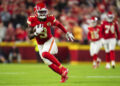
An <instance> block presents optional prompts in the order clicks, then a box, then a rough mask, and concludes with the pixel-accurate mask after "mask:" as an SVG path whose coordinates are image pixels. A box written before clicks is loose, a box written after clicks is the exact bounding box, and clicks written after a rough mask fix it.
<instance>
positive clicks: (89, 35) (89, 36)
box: [87, 31, 91, 41]
mask: <svg viewBox="0 0 120 86" xmlns="http://www.w3.org/2000/svg"><path fill="white" fill-rule="evenodd" d="M87 38H88V40H89V41H91V34H90V31H89V32H88V35H87Z"/></svg>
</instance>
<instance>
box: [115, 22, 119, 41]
mask: <svg viewBox="0 0 120 86" xmlns="http://www.w3.org/2000/svg"><path fill="white" fill-rule="evenodd" d="M115 29H116V34H117V38H118V40H120V30H119V27H118V22H116V23H115Z"/></svg>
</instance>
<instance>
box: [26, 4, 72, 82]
mask: <svg viewBox="0 0 120 86" xmlns="http://www.w3.org/2000/svg"><path fill="white" fill-rule="evenodd" d="M34 13H35V15H34V16H30V17H28V20H27V23H28V26H29V27H28V37H29V38H30V39H33V38H36V40H37V43H38V48H39V54H40V56H41V58H42V60H43V61H44V63H46V64H47V65H48V66H49V68H51V69H52V70H53V71H55V72H56V73H58V74H59V75H61V81H60V82H61V83H64V82H65V81H66V80H67V79H68V76H67V74H68V69H67V68H65V67H63V66H62V65H61V63H60V62H59V61H58V60H57V59H56V58H55V56H54V55H53V54H56V53H57V52H58V48H57V45H56V43H55V39H54V37H53V36H52V34H51V30H50V27H51V26H57V27H59V28H60V29H61V30H62V31H63V32H64V33H65V34H66V37H67V39H68V40H71V41H73V39H74V37H73V35H72V34H71V33H69V32H67V31H66V29H65V28H64V26H63V25H62V24H61V23H60V22H59V21H58V20H56V19H55V17H54V16H52V15H48V10H47V8H46V5H45V4H44V3H38V4H36V6H35V7H34Z"/></svg>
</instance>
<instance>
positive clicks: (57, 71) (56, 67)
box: [49, 64, 62, 75]
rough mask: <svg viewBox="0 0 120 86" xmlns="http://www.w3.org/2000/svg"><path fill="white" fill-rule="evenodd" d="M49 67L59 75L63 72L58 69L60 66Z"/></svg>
mask: <svg viewBox="0 0 120 86" xmlns="http://www.w3.org/2000/svg"><path fill="white" fill-rule="evenodd" d="M49 67H50V68H51V69H52V70H53V71H55V72H56V73H58V74H60V75H61V74H62V71H61V69H60V68H59V67H58V66H56V65H55V64H51V65H49Z"/></svg>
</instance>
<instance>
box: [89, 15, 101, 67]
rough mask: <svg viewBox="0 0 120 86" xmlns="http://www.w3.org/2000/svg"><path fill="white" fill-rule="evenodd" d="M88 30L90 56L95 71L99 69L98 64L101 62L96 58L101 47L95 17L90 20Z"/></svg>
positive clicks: (99, 29) (98, 27)
mask: <svg viewBox="0 0 120 86" xmlns="http://www.w3.org/2000/svg"><path fill="white" fill-rule="evenodd" d="M88 30H89V32H88V39H89V41H90V55H91V56H92V57H93V68H95V69H96V68H97V67H99V64H100V62H101V60H100V58H98V52H99V50H100V48H101V47H102V42H101V37H102V35H101V27H100V26H99V25H97V17H92V18H91V20H90V26H89V27H88Z"/></svg>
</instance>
